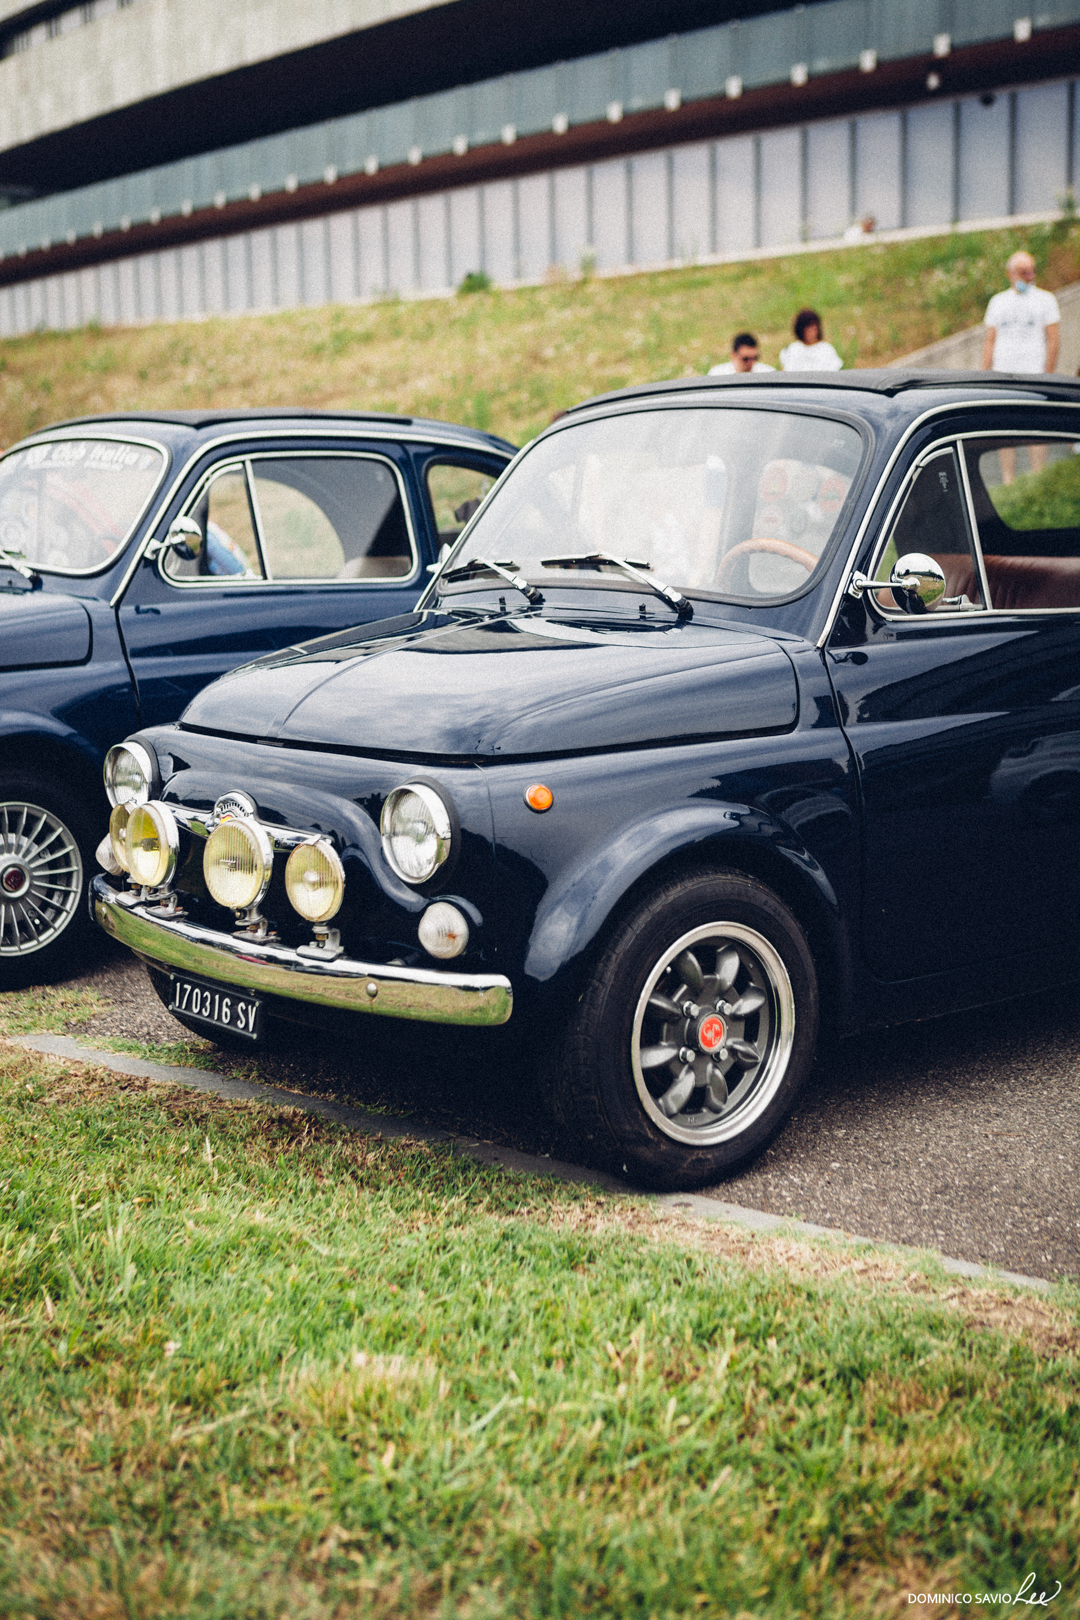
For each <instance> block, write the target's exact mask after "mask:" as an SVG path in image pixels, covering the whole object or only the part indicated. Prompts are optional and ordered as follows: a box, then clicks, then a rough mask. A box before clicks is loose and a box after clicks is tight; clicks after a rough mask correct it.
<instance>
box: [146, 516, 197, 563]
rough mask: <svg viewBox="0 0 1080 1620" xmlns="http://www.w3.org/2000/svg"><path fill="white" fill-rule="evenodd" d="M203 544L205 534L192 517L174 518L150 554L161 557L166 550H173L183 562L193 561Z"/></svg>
mask: <svg viewBox="0 0 1080 1620" xmlns="http://www.w3.org/2000/svg"><path fill="white" fill-rule="evenodd" d="M205 544H206V536H205V534H204V533H203V531H202V529H201V528H200V526H199V524H197V523H196V522H195V519H194V518H189V517H179V518H174V519H173V521H172V522H171V523H170V524H169V532H168V534H167V535H166V536H165V538H164V540H159V541H158V542H157V544H156V546H155V547H154V548H153V550H152V552H151V556H153V557H161V556H163V555H164V553H165V552H166V551H175V552H176V555H177V556H178V557H182V558H183V560H184V561H185V562H195V561H196V559H197V558H199V557H201V556H202V552H203V547H204V546H205Z"/></svg>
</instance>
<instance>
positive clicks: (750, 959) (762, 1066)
mask: <svg viewBox="0 0 1080 1620" xmlns="http://www.w3.org/2000/svg"><path fill="white" fill-rule="evenodd" d="M794 1036H795V997H794V994H793V992H792V988H791V980H790V979H789V977H788V973H787V969H786V968H785V966H784V963H783V960H782V958H781V957H780V955H779V953H778V952H777V951H776V949H775V947H774V946H773V945H771V944H770V943H769V941H768V940H767V939H765V937H764V936H763V935H762V934H759V933H757V932H756V931H755V930H754V929H752V928H747V927H744V926H743V925H742V924H741V923H720V922H718V923H710V924H707V925H706V926H705V927H704V928H695V929H692V930H691V931H690V932H689V933H687V934H684V935H683V936H682V937H681V938H680V939H677V940H676V941H675V943H674V944H673V945H672V946H671V947H670V949H668V950H667V951H665V953H664V955H663V956H662V957H661V958H660V960H659V961H658V962H657V964H656V966H655V967H654V968H653V970H652V972H651V973H650V974H649V976H648V978H647V979H646V981H645V985H644V987H643V989H642V992H641V995H640V997H639V998H638V1004H637V1010H636V1012H635V1015H634V1027H633V1033H632V1036H631V1062H632V1065H633V1071H634V1083H635V1085H636V1087H637V1092H638V1096H639V1097H640V1099H641V1102H642V1105H643V1107H644V1108H645V1111H646V1113H647V1114H648V1115H649V1117H650V1119H652V1120H653V1122H654V1123H655V1124H656V1125H658V1126H659V1128H660V1129H661V1130H662V1131H663V1132H664V1134H665V1135H666V1136H671V1137H674V1138H675V1139H676V1140H677V1141H680V1142H693V1143H695V1144H696V1145H698V1146H705V1145H706V1144H708V1143H711V1142H721V1141H726V1140H728V1139H729V1138H731V1137H733V1136H737V1135H739V1134H741V1132H743V1131H744V1130H746V1129H747V1127H748V1126H749V1125H751V1124H752V1123H753V1121H754V1120H755V1119H757V1118H758V1116H759V1115H760V1114H761V1113H762V1112H763V1110H764V1109H765V1108H767V1107H768V1105H769V1103H770V1102H771V1100H772V1098H773V1097H774V1096H775V1094H776V1091H777V1088H778V1087H779V1085H780V1083H781V1081H782V1080H783V1077H784V1073H785V1071H786V1069H787V1065H788V1059H789V1058H790V1056H791V1045H792V1041H793V1040H794Z"/></svg>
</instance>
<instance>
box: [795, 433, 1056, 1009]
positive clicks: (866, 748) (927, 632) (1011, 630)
mask: <svg viewBox="0 0 1080 1620" xmlns="http://www.w3.org/2000/svg"><path fill="white" fill-rule="evenodd" d="M995 420H996V421H1001V422H1002V429H1003V430H1002V431H1000V432H996V433H995V434H993V435H986V434H960V435H957V436H955V437H954V438H951V439H949V440H948V441H945V442H940V443H938V444H936V445H933V446H931V447H930V448H929V449H928V450H927V452H926V453H925V454H923V455H921V456H920V457H919V458H918V461H917V464H916V465H915V466H914V467H913V468H912V469H911V471H910V474H909V476H908V479H907V481H906V484H905V486H904V487H903V489H902V490H901V492H900V494H899V496H898V499H897V500H896V502H895V503H894V504H893V507H892V510H891V512H890V514H889V516H888V521H887V522H886V524H885V525H884V527H883V529H882V531H881V533H880V535H879V538H878V544H877V547H876V552H875V555H874V557H873V558H872V560H871V561H872V566H871V569H870V573H871V577H872V578H874V579H880V580H885V579H887V578H888V576H889V572H890V568H891V566H892V563H893V562H894V561H895V560H896V559H897V558H898V557H899V556H901V555H903V554H904V553H910V552H913V551H916V552H922V553H928V554H930V555H932V556H934V557H935V558H936V560H937V561H938V562H939V564H940V565H941V567H942V570H943V572H944V573H945V576H946V588H945V589H946V595H945V597H944V598H943V599H942V601H941V602H940V603H939V604H938V605H937V606H936V607H934V608H933V609H932V610H931V611H929V612H923V613H919V614H910V613H905V612H902V611H900V610H899V608H898V607H897V605H896V601H895V598H894V597H893V595H892V593H891V592H889V591H887V590H876V591H875V590H869V591H865V592H863V593H862V596H861V599H860V601H859V602H857V603H856V602H853V601H851V600H850V599H849V600H848V601H847V602H846V603H845V606H844V609H843V611H842V613H841V615H840V616H839V618H838V621H837V624H836V626H835V627H834V632H833V637H832V640H831V642H830V644H829V646H828V649H827V662H828V665H829V671H830V675H831V678H832V681H833V685H834V689H835V692H836V696H837V701H838V706H839V711H840V715H841V720H842V724H843V725H844V728H845V730H846V732H847V736H848V739H849V742H850V744H851V747H852V750H853V753H854V756H855V760H856V762H857V768H858V772H859V780H860V792H861V802H862V813H863V829H864V850H863V874H862V875H863V915H862V943H863V951H864V955H865V958H866V961H867V964H868V966H869V967H870V969H871V971H872V972H873V973H874V974H876V975H877V976H879V977H880V978H881V979H884V980H889V981H899V980H905V979H911V978H916V977H918V976H920V975H924V974H932V973H946V972H949V971H953V970H964V969H970V967H971V966H972V965H973V964H977V963H979V962H986V963H989V962H991V961H995V960H996V961H1002V960H1005V959H1007V958H1009V957H1010V956H1011V955H1012V956H1015V955H1019V954H1021V953H1030V952H1033V951H1037V950H1045V949H1048V948H1049V949H1057V948H1065V949H1069V950H1071V949H1073V948H1074V946H1075V943H1076V940H1077V933H1078V918H1080V904H1078V902H1080V882H1078V875H1077V873H1078V863H1077V862H1076V860H1075V858H1074V856H1073V853H1072V850H1073V847H1074V843H1075V836H1076V832H1077V830H1078V823H1080V660H1078V654H1080V480H1078V479H1077V476H1076V475H1077V474H1080V457H1077V456H1074V455H1073V444H1074V441H1073V438H1072V437H1071V436H1070V435H1069V433H1068V431H1067V429H1066V430H1065V431H1063V432H1061V433H1060V434H1053V433H1046V432H1042V433H1040V432H1038V431H1037V430H1035V429H1033V428H1032V427H1031V426H1029V423H1030V422H1031V420H1032V418H1031V416H1030V413H1028V414H1027V415H1025V413H1024V408H1023V407H1022V406H1020V407H1014V408H1012V413H1011V416H1010V415H1008V413H1002V415H1001V416H998V417H996V418H995ZM1073 432H1074V433H1075V429H1073ZM1040 446H1041V447H1043V448H1041V449H1040V448H1039V447H1040ZM1031 447H1034V450H1035V455H1034V463H1035V464H1034V465H1031V460H1032V458H1031V453H1030V451H1031ZM1003 452H1004V454H1003ZM1010 456H1011V457H1012V461H1013V463H1014V465H1015V463H1016V462H1017V459H1018V458H1019V462H1020V465H1021V467H1022V476H1023V478H1024V479H1026V480H1027V484H1026V485H1025V486H1023V487H1022V488H1018V489H1016V490H1015V491H1014V493H1013V495H1012V496H1009V495H1008V493H1007V492H1008V491H1009V489H1010V488H1012V485H1013V481H1014V478H1015V476H1016V475H1015V473H1012V472H1010V468H1009V465H1008V464H1009V461H1010ZM1040 456H1041V457H1042V460H1041V461H1040ZM1003 462H1004V464H1005V466H1004V468H1003ZM1054 468H1057V469H1058V471H1057V472H1055V473H1053V477H1052V478H1051V479H1050V480H1049V483H1050V484H1052V485H1053V484H1054V480H1056V481H1057V482H1056V485H1055V486H1054V487H1052V488H1049V489H1047V487H1046V486H1047V477H1046V474H1047V471H1048V470H1051V471H1052V469H1054ZM1062 469H1063V471H1062ZM1006 480H1007V481H1006ZM1040 480H1041V482H1040ZM1040 489H1041V490H1042V491H1043V494H1044V496H1045V500H1044V506H1045V507H1046V510H1047V511H1050V510H1051V508H1052V509H1053V512H1052V515H1054V521H1055V527H1054V529H1053V531H1052V532H1051V531H1050V530H1049V529H1046V528H1044V529H1043V530H1039V531H1037V532H1034V531H1032V530H1030V529H1024V528H1022V527H1020V526H1019V525H1021V524H1023V523H1025V522H1026V521H1028V519H1025V517H1024V516H1023V513H1024V509H1025V506H1026V507H1027V509H1028V512H1029V514H1030V511H1031V506H1030V499H1031V497H1032V495H1033V493H1037V492H1038V491H1039V490H1040ZM994 492H996V494H995V493H994ZM1010 501H1011V503H1012V504H1011V506H1010V505H1009V502H1010ZM995 502H996V504H995ZM1055 503H1056V504H1055ZM1003 506H1007V507H1008V509H1009V510H1010V511H1011V512H1012V513H1013V514H1014V517H1015V519H1016V523H1017V525H1018V526H1017V527H1015V528H1010V525H1009V524H1008V523H1006V522H1005V520H1004V519H1003V518H1002V516H1001V512H1000V510H999V508H1001V507H1003ZM1059 520H1060V521H1059ZM991 544H992V545H993V547H994V548H995V549H994V551H993V552H991V551H990V546H991ZM1048 547H1049V548H1050V549H1051V550H1053V549H1055V548H1056V550H1057V553H1058V554H1057V556H1056V557H1054V558H1051V559H1043V560H1041V561H1040V560H1039V559H1040V553H1041V552H1043V551H1045V550H1046V549H1047V548H1048ZM984 548H985V551H986V555H985V557H984ZM1006 553H1010V555H1006ZM1047 562H1049V563H1050V564H1052V566H1046V563H1047Z"/></svg>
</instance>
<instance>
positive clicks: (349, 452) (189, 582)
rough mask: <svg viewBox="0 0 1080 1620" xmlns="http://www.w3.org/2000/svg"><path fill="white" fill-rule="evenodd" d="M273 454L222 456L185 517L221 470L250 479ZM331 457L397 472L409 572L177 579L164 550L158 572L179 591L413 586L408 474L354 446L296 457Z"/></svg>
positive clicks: (415, 546)
mask: <svg viewBox="0 0 1080 1620" xmlns="http://www.w3.org/2000/svg"><path fill="white" fill-rule="evenodd" d="M273 456H274V452H273V451H272V450H271V451H262V450H260V451H254V452H252V453H251V454H250V455H238V456H237V457H236V458H235V459H233V458H232V457H229V456H225V457H223V458H222V460H221V461H217V462H215V463H214V465H213V466H212V467H208V468H207V469H206V471H205V473H204V474H203V476H202V477H201V478H200V479H199V481H198V482H197V483H196V484H195V486H194V488H193V490H192V492H191V495H190V497H189V498H188V500H187V501H186V502H185V503H184V509H183V512H182V513H181V516H184V515H187V514H188V513H190V512H191V510H192V508H193V507H194V506H195V505H197V503H198V502H199V501H200V500H201V499H202V496H203V495H204V494H205V492H206V490H207V489H208V488H209V486H210V484H211V482H212V481H213V480H214V479H215V478H217V477H218V476H219V475H220V474H221V473H223V472H227V471H228V470H230V469H231V468H243V469H245V478H246V477H247V472H246V469H247V467H248V466H249V465H250V464H251V463H253V462H259V461H267V460H269V459H271V458H272V457H273ZM328 456H337V457H340V458H341V459H342V460H344V459H346V458H347V457H351V458H352V459H353V460H358V461H377V462H379V463H380V465H382V466H384V467H389V468H390V470H391V472H392V473H393V475H394V478H395V479H396V481H397V490H398V496H399V498H400V500H401V504H402V506H403V507H404V509H405V526H406V529H407V530H408V535H409V550H410V553H411V557H412V563H411V566H410V568H409V572H408V573H407V574H395V575H393V576H386V577H384V578H382V579H365V580H358V579H320V578H318V577H313V576H311V575H302V574H300V575H291V576H288V577H282V578H280V579H279V578H278V577H277V576H276V575H273V574H263V575H262V576H261V577H260V576H259V575H257V574H256V575H253V576H251V577H249V576H247V575H246V574H212V575H204V576H202V577H196V578H193V579H179V578H178V579H174V578H173V576H172V575H171V574H167V573H166V572H165V570H164V568H163V566H162V564H163V562H164V560H165V558H166V556H167V555H168V553H167V552H165V551H162V552H160V553H159V554H158V557H157V559H156V562H157V571H158V574H159V576H160V578H161V579H162V580H164V582H165V584H166V585H171V586H173V587H175V588H176V589H177V590H196V591H205V590H208V589H209V590H219V589H222V588H225V589H232V588H233V587H237V588H240V589H243V588H244V587H247V588H248V589H252V588H254V587H255V586H260V587H269V586H273V585H285V586H288V587H289V588H290V589H294V588H295V587H296V586H297V585H312V586H316V585H317V586H318V587H319V589H320V590H324V589H326V588H327V587H328V586H337V587H338V589H339V590H340V589H345V590H356V588H357V586H358V585H360V586H363V588H364V589H365V590H367V589H368V587H369V586H370V587H372V588H374V589H378V590H386V589H388V588H392V587H394V586H402V585H411V584H412V583H413V582H414V581H415V580H416V579H417V577H418V576H419V573H420V546H419V543H418V541H417V538H416V531H415V528H414V527H413V520H412V512H411V510H410V507H409V492H408V489H407V487H406V484H405V479H404V476H403V475H402V471H401V468H400V467H399V466H397V464H396V463H395V462H394V460H393V459H392V457H390V456H387V455H383V454H382V453H381V452H380V451H378V450H353V449H345V450H337V449H334V450H298V451H296V458H297V459H300V458H302V457H308V458H310V459H315V458H319V459H325V458H326V457H328ZM277 459H279V460H280V459H282V457H281V456H280V455H279V456H278V458H277ZM252 482H254V480H252ZM257 501H258V497H257V495H256V494H255V493H254V491H253V492H252V498H251V505H252V509H253V515H254V517H255V520H256V524H257V529H258V539H259V548H260V551H261V553H262V560H263V567H264V568H266V567H268V566H269V563H268V561H267V557H266V546H265V542H264V536H263V529H262V519H261V517H260V514H259V508H258V504H257Z"/></svg>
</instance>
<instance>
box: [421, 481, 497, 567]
mask: <svg viewBox="0 0 1080 1620" xmlns="http://www.w3.org/2000/svg"><path fill="white" fill-rule="evenodd" d="M424 477H425V479H426V480H427V491H428V499H429V500H430V502H431V510H432V511H433V512H434V514H435V527H436V529H437V530H438V533H439V544H440V545H441V546H452V545H453V543H454V541H455V540H456V539H457V537H458V535H459V534H460V533H461V531H462V529H463V528H464V527H465V525H466V523H468V521H469V519H470V518H471V517H472V515H473V513H474V512H475V511H476V509H477V507H478V506H479V505H480V502H481V501H482V500H483V499H484V496H485V495H486V494H487V492H488V490H489V489H490V488H491V486H492V484H493V483H494V482H495V480H494V478H492V477H491V475H490V473H483V472H477V471H476V469H475V468H474V467H461V466H455V465H454V464H453V463H452V462H449V461H430V462H428V465H427V468H426V469H425V473H424Z"/></svg>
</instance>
